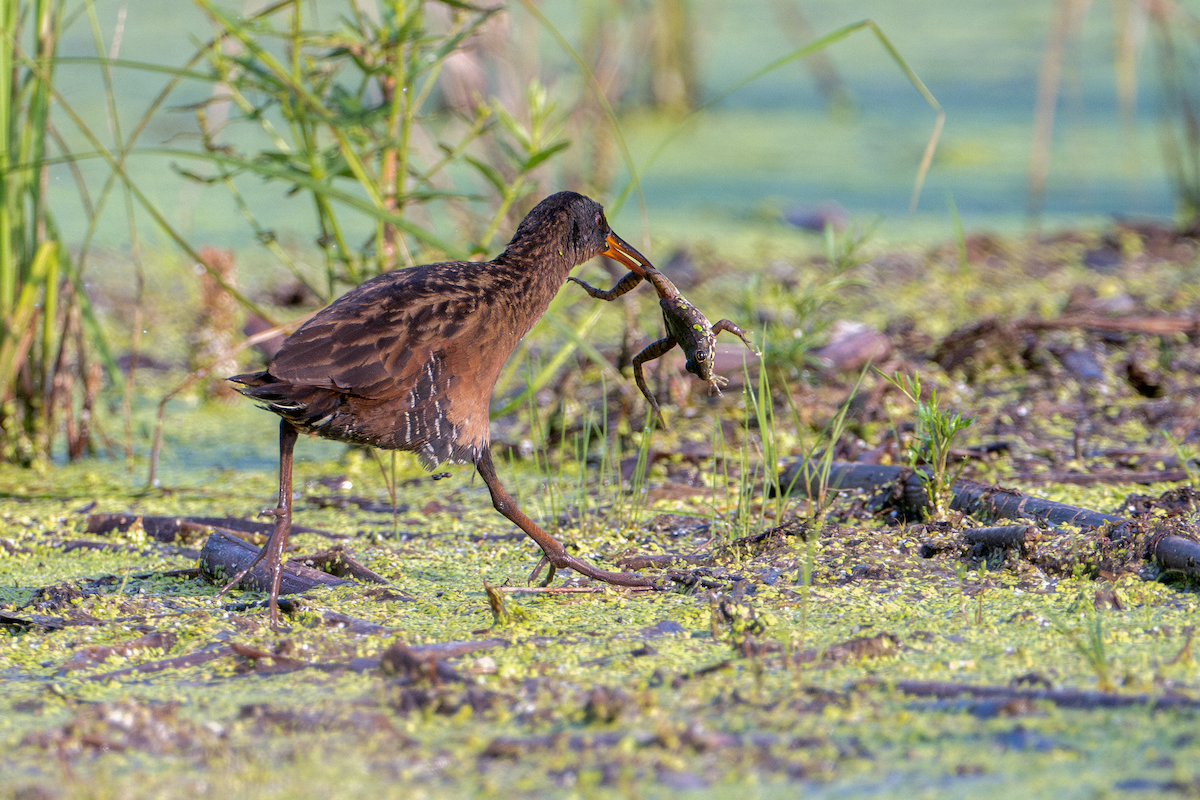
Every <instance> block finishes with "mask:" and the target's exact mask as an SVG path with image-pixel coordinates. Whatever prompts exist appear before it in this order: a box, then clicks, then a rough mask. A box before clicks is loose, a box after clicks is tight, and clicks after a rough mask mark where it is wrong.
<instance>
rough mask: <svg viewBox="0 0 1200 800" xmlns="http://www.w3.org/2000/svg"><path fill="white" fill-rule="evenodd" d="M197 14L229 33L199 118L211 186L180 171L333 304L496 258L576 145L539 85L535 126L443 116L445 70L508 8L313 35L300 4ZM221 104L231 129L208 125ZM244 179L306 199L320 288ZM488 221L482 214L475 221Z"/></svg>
mask: <svg viewBox="0 0 1200 800" xmlns="http://www.w3.org/2000/svg"><path fill="white" fill-rule="evenodd" d="M195 2H196V4H197V5H198V6H199V7H200V9H201V10H203V11H204V13H205V14H206V15H208V17H209V19H210V20H211V21H212V22H213V24H214V25H215V26H216V27H217V28H218V29H219V30H220V32H221V34H220V36H218V37H217V39H216V40H214V42H213V43H212V45H211V46H210V47H208V48H206V50H205V54H206V56H207V59H208V63H209V69H210V79H211V80H212V81H213V83H214V85H216V86H218V87H220V88H221V90H222V91H221V92H220V93H219V94H218V95H216V96H214V98H213V99H212V100H210V101H208V102H206V103H203V104H201V105H199V106H196V107H195V110H196V113H197V115H198V120H199V122H200V126H201V129H202V131H203V132H204V137H205V151H204V153H203V154H202V157H203V158H204V159H205V160H207V161H208V162H209V163H210V165H211V166H212V167H213V168H214V169H215V172H213V173H211V174H208V175H199V174H197V173H196V172H194V171H189V170H184V171H183V172H184V174H185V175H187V176H189V177H192V178H194V179H196V180H202V181H204V182H206V183H220V184H222V185H224V186H225V187H226V188H227V189H228V190H229V191H230V193H231V194H232V195H233V197H234V198H235V200H236V201H237V202H238V205H239V207H240V208H241V209H242V211H243V214H244V215H245V216H246V218H247V220H248V221H249V223H250V224H251V226H252V227H253V228H254V230H255V231H256V233H257V234H258V236H259V239H260V240H261V241H262V242H263V243H264V244H265V245H266V246H267V247H268V248H270V250H271V251H272V253H273V254H274V255H275V256H276V257H277V258H278V259H279V260H280V261H281V262H282V263H283V264H285V265H286V266H287V267H288V268H289V269H290V270H291V271H292V272H293V274H294V275H295V276H296V277H297V278H298V279H300V280H302V281H305V282H306V283H307V284H308V285H309V288H311V289H312V290H313V291H314V292H315V293H316V294H317V295H318V296H319V297H320V298H321V299H322V300H324V301H328V300H331V299H332V298H333V297H334V296H335V294H336V287H337V284H339V283H344V284H351V285H353V284H357V283H359V282H361V281H362V280H364V279H366V278H368V277H371V276H372V275H375V274H379V273H381V272H385V271H388V270H391V269H395V268H396V267H398V266H411V265H413V264H416V263H422V262H425V261H432V260H437V259H439V258H445V257H449V258H467V257H469V256H471V255H475V254H481V253H484V252H486V251H487V250H488V248H489V246H490V245H491V240H492V238H493V237H494V236H495V234H496V233H497V231H498V230H499V229H500V227H501V225H502V224H503V223H504V222H505V220H507V219H508V218H509V212H510V211H511V210H513V209H514V205H515V204H516V203H517V202H518V201H519V200H520V199H521V198H522V197H524V196H525V195H526V194H527V193H528V192H529V191H530V190H531V189H532V188H533V180H532V175H533V173H534V171H535V170H536V169H537V168H538V167H539V166H540V165H542V164H543V163H544V162H546V161H547V160H548V159H550V158H551V157H553V156H554V155H555V154H556V153H558V152H560V151H561V150H563V149H564V148H566V147H567V145H568V142H567V141H566V140H565V139H563V138H561V136H560V133H561V128H562V121H561V119H559V118H558V117H557V115H556V114H555V109H554V104H553V103H551V102H550V100H549V97H548V94H547V92H546V90H545V88H544V87H542V86H541V85H540V84H539V83H537V82H536V81H535V82H533V83H531V84H530V85H529V87H528V92H527V94H526V98H525V100H526V108H525V109H523V114H522V115H523V116H525V117H526V118H527V121H521V120H520V119H519V118H518V113H517V111H516V110H515V109H511V110H510V109H505V108H504V107H502V106H501V105H500V103H499V102H498V101H496V100H495V99H494V98H492V99H488V98H484V97H477V98H476V99H475V101H474V103H473V105H472V106H470V107H466V108H462V107H458V108H456V107H454V106H452V105H450V104H443V105H441V106H439V105H438V104H437V103H436V102H435V98H434V95H435V91H434V90H435V88H437V87H438V85H439V84H438V79H439V76H440V75H441V74H442V72H443V69H444V68H445V67H446V65H447V63H448V59H449V58H450V56H451V55H453V54H455V53H459V52H461V50H462V48H463V46H464V43H465V42H466V41H467V39H468V38H469V37H471V36H472V35H473V34H475V33H477V32H478V31H479V30H480V29H481V27H482V26H483V25H484V24H485V23H486V22H487V20H488V19H489V18H490V17H491V16H492V15H493V14H494V13H495V11H496V10H497V9H494V8H493V9H479V8H474V7H471V6H466V5H463V4H460V3H456V2H450V1H449V0H447V1H446V2H443V3H422V2H417V3H399V4H385V5H383V6H381V7H380V8H379V11H378V14H368V13H366V12H365V11H364V10H363V9H362V8H361V7H360V5H359V4H356V3H347V5H346V8H345V12H344V14H343V15H342V17H341V18H340V25H338V26H337V27H336V28H335V29H332V30H322V29H313V28H310V27H309V23H308V20H307V18H306V16H305V9H306V8H307V6H305V5H304V4H302V3H299V2H288V3H280V4H277V5H274V6H272V7H270V8H268V9H266V10H265V11H263V12H260V13H258V14H255V15H250V16H239V15H233V14H231V13H229V12H227V11H226V10H224V9H223V8H221V7H219V6H218V5H216V4H215V3H214V2H211V0H195ZM435 5H436V6H442V7H443V8H444V9H445V11H446V13H445V14H443V15H439V16H438V19H434V15H432V14H431V13H430V11H429V10H428V9H427V6H435ZM443 16H444V17H447V18H448V19H447V20H446V21H443V20H442V19H441V17H443ZM215 104H221V105H222V106H223V107H224V106H228V107H229V108H228V110H229V111H230V119H229V122H228V123H226V125H224V126H223V127H221V128H215V127H214V126H213V125H211V124H210V122H211V119H212V118H213V117H215V116H216V115H214V114H211V113H210V112H211V110H212V108H213V106H214V105H215ZM178 154H179V155H183V153H178ZM468 173H473V174H474V176H475V178H474V180H470V179H468V178H467V177H466V175H467V174H468ZM242 175H255V176H258V177H260V178H263V179H266V180H268V181H272V182H277V183H280V184H282V186H283V187H285V188H286V189H287V191H289V192H291V193H296V192H303V193H305V194H306V195H307V196H308V197H309V198H310V200H311V203H312V208H313V214H314V218H315V219H314V221H315V228H316V231H317V238H316V244H317V246H318V247H319V248H320V250H321V253H322V256H323V258H324V276H323V277H324V279H323V281H321V282H320V283H314V282H313V281H312V280H311V279H310V278H309V276H308V275H306V273H305V272H304V270H302V269H301V268H300V267H299V265H298V263H297V259H296V258H295V257H294V256H293V255H292V254H291V253H289V252H288V251H287V250H285V249H284V248H283V247H281V246H280V245H279V243H278V242H277V241H276V240H275V238H274V236H273V234H272V233H271V232H270V231H269V230H267V229H266V228H265V227H264V226H263V225H262V224H260V223H259V222H258V220H257V218H256V217H255V215H254V213H253V210H252V209H251V208H250V206H249V204H248V203H247V202H246V201H245V199H244V198H243V196H242V194H241V191H240V189H239V186H238V182H237V179H238V178H239V177H241V176H242ZM485 199H486V200H487V202H483V201H484V200H485ZM480 207H484V208H486V211H485V213H482V214H477V213H475V211H476V209H478V208H480ZM435 219H453V220H455V221H456V222H458V223H460V224H459V225H458V226H457V230H456V231H455V233H456V235H457V236H459V237H461V236H462V235H463V234H466V236H467V237H468V238H469V242H468V244H467V245H466V246H465V247H463V246H459V245H456V244H450V243H449V242H448V241H447V240H446V239H445V238H443V236H442V230H439V228H438V226H437V224H435V222H434V220H435Z"/></svg>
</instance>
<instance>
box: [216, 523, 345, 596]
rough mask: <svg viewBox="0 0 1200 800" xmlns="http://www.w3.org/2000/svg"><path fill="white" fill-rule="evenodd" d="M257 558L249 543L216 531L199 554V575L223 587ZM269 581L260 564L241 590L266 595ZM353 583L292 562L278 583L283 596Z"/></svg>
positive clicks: (249, 574)
mask: <svg viewBox="0 0 1200 800" xmlns="http://www.w3.org/2000/svg"><path fill="white" fill-rule="evenodd" d="M257 555H258V548H257V547H255V546H254V545H252V544H250V543H249V542H246V541H243V540H242V539H239V538H237V537H236V536H232V535H230V534H228V533H225V532H223V531H215V532H214V533H213V534H212V535H211V536H209V537H208V541H207V542H205V543H204V549H203V550H201V551H200V572H201V574H202V575H204V577H205V578H207V579H208V580H210V581H212V582H213V583H217V584H223V583H224V581H227V580H228V579H229V576H231V575H236V574H238V573H239V572H241V571H242V570H243V569H245V568H246V567H247V566H249V565H250V562H252V561H253V560H254V557H255V556H257ZM269 583H270V578H269V576H268V575H267V570H266V569H265V568H264V567H263V566H262V565H261V564H260V565H259V566H257V567H255V568H254V569H253V570H252V571H251V572H249V573H248V574H247V575H246V577H245V578H244V579H243V580H242V584H241V585H242V587H243V588H245V589H252V590H254V591H259V592H263V591H266V589H267V586H268V584H269ZM350 583H353V581H349V580H345V579H343V578H335V577H333V576H332V575H327V574H325V573H324V572H321V571H320V570H317V569H313V568H312V567H306V566H304V565H303V564H297V563H295V562H292V561H288V562H285V563H284V565H283V578H282V580H280V582H279V593H280V594H300V593H301V592H307V591H308V590H309V589H312V588H315V587H317V586H345V585H347V584H350Z"/></svg>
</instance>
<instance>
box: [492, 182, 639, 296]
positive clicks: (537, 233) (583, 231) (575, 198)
mask: <svg viewBox="0 0 1200 800" xmlns="http://www.w3.org/2000/svg"><path fill="white" fill-rule="evenodd" d="M536 241H545V242H547V243H550V244H551V246H552V247H554V248H555V251H556V252H555V255H557V256H559V257H562V258H566V259H567V260H568V261H570V262H571V264H570V265H571V266H572V267H575V266H578V265H579V264H582V263H584V262H585V261H589V260H591V259H593V258H595V257H596V256H598V255H601V256H607V257H608V258H611V259H613V260H614V261H619V262H620V263H621V264H624V265H625V266H626V267H628V268H629V269H631V270H633V271H634V272H636V273H637V274H638V275H643V276H644V275H645V274H646V268H647V267H650V268H651V269H653V265H651V263H650V260H649V259H647V258H646V257H645V256H643V255H642V254H641V253H639V252H638V251H637V250H636V249H635V248H634V247H633V246H632V245H630V244H629V243H628V242H626V241H625V240H624V239H622V238H621V237H620V236H617V235H616V234H615V233H613V231H612V228H610V227H609V226H608V220H607V219H605V217H604V208H603V207H602V206H601V205H600V204H599V203H597V202H596V201H595V200H592V199H591V198H590V197H585V196H583V195H581V194H577V193H576V192H559V193H557V194H552V195H550V196H549V197H547V198H546V199H545V200H543V201H542V202H540V203H538V204H537V205H536V206H534V207H533V210H532V211H530V212H529V213H528V214H527V215H526V216H525V219H523V220H522V221H521V224H520V225H519V226H518V227H517V232H516V233H515V234H514V235H513V239H512V242H511V243H510V244H509V248H510V249H512V248H514V247H517V246H518V245H519V244H524V243H526V242H529V243H532V242H536Z"/></svg>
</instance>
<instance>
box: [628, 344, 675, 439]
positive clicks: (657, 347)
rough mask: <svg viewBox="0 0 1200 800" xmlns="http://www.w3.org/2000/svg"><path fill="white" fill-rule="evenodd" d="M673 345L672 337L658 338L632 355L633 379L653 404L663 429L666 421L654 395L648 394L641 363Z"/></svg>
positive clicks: (660, 355) (648, 390)
mask: <svg viewBox="0 0 1200 800" xmlns="http://www.w3.org/2000/svg"><path fill="white" fill-rule="evenodd" d="M674 346H675V340H674V339H671V338H667V339H659V340H658V341H657V342H651V343H650V344H648V345H646V349H645V350H643V351H642V352H640V353H638V354H637V355H636V356H634V357H633V379H634V380H635V381H636V382H637V385H638V388H639V389H641V390H642V394H644V395H646V399H647V400H649V401H650V405H652V406H654V413H655V414H657V415H658V421H659V424H661V425H662V426H663V429H664V430H666V427H667V421H666V420H665V419H664V418H663V415H662V409H660V408H659V407H658V401H657V400H655V399H654V395H652V394H650V389H649V388H648V387H647V386H646V375H645V373H644V372H642V364H645V363H646V362H647V361H653V360H654V359H656V358H661V357H662V356H663V355H665V354H666V353H667V352H668V351H669V350H670V349H671V348H672V347H674Z"/></svg>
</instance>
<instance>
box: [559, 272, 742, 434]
mask: <svg viewBox="0 0 1200 800" xmlns="http://www.w3.org/2000/svg"><path fill="white" fill-rule="evenodd" d="M643 278H645V279H646V280H647V281H649V282H650V283H651V284H652V285H653V286H654V288H655V290H656V291H657V292H658V297H659V301H658V302H659V305H661V306H662V312H663V324H664V325H665V326H666V329H667V335H666V337H664V338H662V339H659V340H658V341H656V342H651V343H650V344H649V345H648V346H647V347H646V349H645V350H643V351H642V352H640V353H638V354H637V355H636V356H634V358H633V377H634V380H636V381H637V385H638V388H639V389H641V390H642V394H643V395H645V396H646V399H647V400H648V401H650V405H651V406H653V407H654V412H655V414H657V416H658V419H659V422H660V423H661V424H662V426H663V427H664V428H665V427H667V422H666V420H665V419H664V418H663V415H662V409H660V408H659V407H658V401H657V400H655V399H654V395H653V394H651V393H650V389H649V388H648V387H647V386H646V376H645V374H644V373H643V372H642V365H643V364H644V363H646V362H647V361H653V360H654V359H656V358H661V357H662V356H664V355H666V354H667V352H669V351H670V350H671V349H672V348H673V347H675V345H679V346H680V347H682V348H683V352H684V355H686V356H687V363H686V365H685V367H686V369H687V371H688V372H690V373H692V374H693V375H695V376H696V377H698V378H699V379H700V380H702V381H705V382H707V383H708V385H709V386H710V387H711V388H712V389H713V390H715V391H716V393H717V394H720V393H721V387H722V386H724V385H725V384H727V383H729V379H728V378H725V377H724V376H721V375H716V374H714V373H713V357H714V356H715V354H716V351H715V347H714V345H715V343H716V339H717V334H718V333H721V332H722V331H728V332H729V333H732V334H734V335H735V336H737V337H738V338H739V339H741V340H742V341H743V342H744V343H745V345H746V347H748V348H750V351H751V352H752V353H754V354H755V355H756V356H757V355H760V353H759V351H758V350H757V349H756V348H755V347H754V344H753V343H752V342H751V341H750V335H749V334H748V333H746V332H745V331H744V330H742V329H741V328H739V327H738V326H737V325H734V324H733V323H732V322H730V321H729V320H727V319H722V320H718V321H717V322H716V324H710V323H709V321H708V319H707V318H706V317H705V316H704V315H703V314H701V313H700V310H699V309H697V308H696V307H695V306H694V305H692V304H691V302H689V301H688V299H687V298H686V297H684V296H683V295H682V294H680V293H679V290H678V289H676V288H675V284H674V283H672V282H671V279H670V278H668V277H667V276H666V275H664V274H662V273H661V272H659V271H658V270H656V269H654V268H652V267H647V268H646V269H645V273H644V274H643V275H639V274H638V273H636V272H630V273H628V274H627V275H625V277H624V278H621V280H619V281H617V284H616V285H615V286H613V288H611V289H609V290H607V291H606V290H604V289H597V288H596V287H595V286H592V285H591V284H588V283H585V282H584V281H582V280H580V279H579V278H576V277H574V276H571V277H570V278H568V280H571V281H574V282H575V283H578V284H579V285H580V286H582V287H583V290H584V291H585V292H587V293H588V294H589V295H591V296H592V297H595V298H596V299H597V300H615V299H617V298H618V297H620V296H621V295H623V294H625V293H626V292H628V291H630V290H632V289H633V288H634V287H636V286H637V285H638V284H639V283H641V282H642V279H643Z"/></svg>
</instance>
